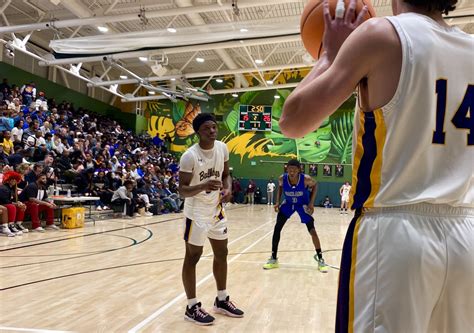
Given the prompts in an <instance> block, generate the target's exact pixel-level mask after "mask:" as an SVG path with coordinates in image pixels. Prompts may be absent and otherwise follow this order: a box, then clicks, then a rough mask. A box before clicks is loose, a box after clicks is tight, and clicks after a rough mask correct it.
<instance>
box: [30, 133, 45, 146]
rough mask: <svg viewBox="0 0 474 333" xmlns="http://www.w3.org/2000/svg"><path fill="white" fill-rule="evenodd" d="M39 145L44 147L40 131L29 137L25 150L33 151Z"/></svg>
mask: <svg viewBox="0 0 474 333" xmlns="http://www.w3.org/2000/svg"><path fill="white" fill-rule="evenodd" d="M25 133H26V132H25ZM41 145H44V146H45V147H46V141H45V140H44V138H43V133H41V131H36V132H35V134H34V135H30V136H29V137H28V139H27V140H26V145H25V148H26V149H34V148H36V147H39V146H41Z"/></svg>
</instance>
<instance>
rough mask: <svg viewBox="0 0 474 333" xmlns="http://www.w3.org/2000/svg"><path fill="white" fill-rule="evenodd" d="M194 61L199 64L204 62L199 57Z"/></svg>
mask: <svg viewBox="0 0 474 333" xmlns="http://www.w3.org/2000/svg"><path fill="white" fill-rule="evenodd" d="M196 61H197V62H200V63H203V62H204V61H205V60H204V58H199V57H198V58H196Z"/></svg>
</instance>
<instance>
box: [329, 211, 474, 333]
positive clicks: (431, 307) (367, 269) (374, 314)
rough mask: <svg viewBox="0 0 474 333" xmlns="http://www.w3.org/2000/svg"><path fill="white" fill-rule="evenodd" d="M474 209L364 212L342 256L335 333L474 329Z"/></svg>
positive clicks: (357, 218)
mask: <svg viewBox="0 0 474 333" xmlns="http://www.w3.org/2000/svg"><path fill="white" fill-rule="evenodd" d="M473 281H474V209H472V208H456V207H451V206H447V205H430V204H417V205H411V206H401V207H393V208H377V209H369V210H367V211H365V212H360V210H358V211H357V213H356V216H355V217H354V219H353V220H352V222H351V224H350V226H349V229H348V231H347V235H346V239H345V241H344V248H343V252H342V259H341V271H340V276H339V292H338V305H337V321H336V332H348V331H349V332H421V333H426V332H437V333H442V332H446V333H448V332H449V333H464V332H472V331H473V328H474V315H473V313H474V312H473V311H474V283H473Z"/></svg>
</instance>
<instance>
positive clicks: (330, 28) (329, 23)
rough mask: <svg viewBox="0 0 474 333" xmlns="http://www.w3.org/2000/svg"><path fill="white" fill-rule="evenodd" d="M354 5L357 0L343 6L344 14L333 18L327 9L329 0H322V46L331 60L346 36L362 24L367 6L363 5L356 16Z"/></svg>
mask: <svg viewBox="0 0 474 333" xmlns="http://www.w3.org/2000/svg"><path fill="white" fill-rule="evenodd" d="M356 5H357V0H351V1H350V3H349V6H348V7H346V8H345V12H344V16H343V17H335V18H334V19H333V18H332V16H331V13H330V11H329V0H324V2H323V13H324V36H323V48H324V50H325V52H326V54H327V56H328V58H329V60H330V61H331V62H332V61H334V59H335V58H336V55H337V53H338V52H339V49H340V48H341V46H342V44H343V43H344V41H345V40H346V39H347V37H349V35H350V34H351V33H352V32H353V31H354V30H355V29H356V28H357V27H358V26H359V25H361V24H362V22H363V21H364V17H365V15H366V14H367V12H368V7H367V6H364V8H362V10H361V11H360V13H359V15H357V17H356V12H355V11H356Z"/></svg>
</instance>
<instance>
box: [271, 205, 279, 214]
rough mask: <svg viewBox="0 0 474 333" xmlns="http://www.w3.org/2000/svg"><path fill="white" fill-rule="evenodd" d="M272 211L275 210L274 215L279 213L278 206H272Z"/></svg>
mask: <svg viewBox="0 0 474 333" xmlns="http://www.w3.org/2000/svg"><path fill="white" fill-rule="evenodd" d="M273 209H275V213H278V212H279V211H280V205H278V204H277V205H275V206H273Z"/></svg>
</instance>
